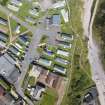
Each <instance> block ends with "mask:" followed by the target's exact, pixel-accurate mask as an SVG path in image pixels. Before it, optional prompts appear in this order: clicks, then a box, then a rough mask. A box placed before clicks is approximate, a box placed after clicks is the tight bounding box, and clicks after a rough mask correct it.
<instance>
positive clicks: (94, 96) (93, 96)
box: [83, 87, 98, 104]
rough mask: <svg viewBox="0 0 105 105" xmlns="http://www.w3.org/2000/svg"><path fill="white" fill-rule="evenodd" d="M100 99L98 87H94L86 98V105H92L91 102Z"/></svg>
mask: <svg viewBox="0 0 105 105" xmlns="http://www.w3.org/2000/svg"><path fill="white" fill-rule="evenodd" d="M97 97H98V92H97V89H96V87H92V88H91V89H90V90H89V91H88V92H87V93H86V94H85V96H84V100H83V102H84V103H88V104H89V103H91V101H93V100H96V99H97Z"/></svg>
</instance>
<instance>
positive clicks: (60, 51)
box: [57, 50, 69, 57]
mask: <svg viewBox="0 0 105 105" xmlns="http://www.w3.org/2000/svg"><path fill="white" fill-rule="evenodd" d="M57 54H58V55H62V56H65V57H69V52H67V51H64V50H57Z"/></svg>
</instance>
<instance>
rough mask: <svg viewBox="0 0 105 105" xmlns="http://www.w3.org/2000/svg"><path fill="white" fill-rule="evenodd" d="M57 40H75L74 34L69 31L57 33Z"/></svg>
mask: <svg viewBox="0 0 105 105" xmlns="http://www.w3.org/2000/svg"><path fill="white" fill-rule="evenodd" d="M56 40H58V41H63V42H70V41H72V40H73V35H71V34H67V33H59V35H57V37H56Z"/></svg>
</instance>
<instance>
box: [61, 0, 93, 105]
mask: <svg viewBox="0 0 105 105" xmlns="http://www.w3.org/2000/svg"><path fill="white" fill-rule="evenodd" d="M68 4H70V5H69V7H70V22H68V23H66V24H64V23H63V21H62V30H63V32H67V33H72V34H74V37H75V38H74V44H73V45H74V46H73V49H72V50H71V56H72V57H71V58H70V59H71V60H72V61H71V65H70V68H71V69H70V70H69V71H68V73H67V74H68V78H69V80H68V82H69V84H67V89H66V93H65V95H64V99H63V101H62V104H61V105H81V104H82V100H83V96H84V94H85V90H86V89H87V88H89V87H91V86H93V85H94V82H93V81H92V79H91V70H90V65H89V62H88V59H87V54H88V50H87V43H86V40H85V38H84V36H83V27H82V21H81V15H82V10H83V8H82V7H83V2H82V0H70V1H69V3H68Z"/></svg>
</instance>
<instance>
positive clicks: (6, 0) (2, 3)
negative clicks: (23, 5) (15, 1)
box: [0, 0, 8, 6]
mask: <svg viewBox="0 0 105 105" xmlns="http://www.w3.org/2000/svg"><path fill="white" fill-rule="evenodd" d="M7 2H8V0H0V4H1V5H3V6H5V5H6V4H7Z"/></svg>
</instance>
